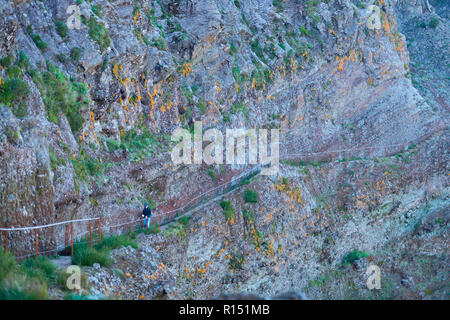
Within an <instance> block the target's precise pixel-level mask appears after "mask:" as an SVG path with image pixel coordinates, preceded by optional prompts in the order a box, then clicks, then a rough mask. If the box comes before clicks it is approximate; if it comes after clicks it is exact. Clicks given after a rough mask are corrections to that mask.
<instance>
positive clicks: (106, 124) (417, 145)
mask: <svg viewBox="0 0 450 320" xmlns="http://www.w3.org/2000/svg"><path fill="white" fill-rule="evenodd" d="M371 4H374V5H377V6H378V7H379V8H380V25H379V28H377V29H371V28H368V26H367V23H366V22H367V19H368V17H369V16H371V15H372V12H370V11H369V10H368V8H369V6H370V5H371ZM71 5H75V6H76V7H72V9H70V10H68V8H69V6H71ZM446 6H447V4H446V3H445V2H444V1H428V0H420V1H401V0H392V1H388V0H378V1H350V0H329V1H294V0H288V1H272V0H248V1H229V0H207V1H197V0H186V1H173V0H161V1H128V0H116V1H106V0H103V1H102V0H100V1H96V0H93V1H90V2H89V1H82V0H81V1H77V2H76V3H72V2H71V1H69V0H67V1H65V0H63V1H56V0H43V1H34V0H33V1H6V0H0V10H1V13H2V14H1V16H0V17H1V18H0V33H1V35H2V36H1V39H0V57H1V58H2V60H1V65H2V69H1V71H0V75H1V91H0V93H1V97H0V99H1V101H0V103H1V104H3V106H2V107H1V108H0V112H1V115H0V141H1V142H0V157H1V159H2V162H1V164H0V197H1V202H0V212H1V215H0V221H1V226H4V227H10V226H28V225H37V224H45V223H51V222H57V221H63V220H68V219H71V218H82V217H94V216H102V217H103V219H104V221H105V224H108V223H112V222H117V221H122V220H126V219H131V218H134V217H136V214H138V213H139V211H140V210H141V208H142V204H143V202H150V203H155V204H156V206H157V207H158V209H159V210H160V211H164V210H168V209H171V208H176V207H178V206H179V205H180V204H182V203H183V202H184V201H186V200H187V199H190V198H192V197H193V196H195V195H197V194H199V193H200V192H202V191H204V190H208V189H210V188H212V187H213V186H215V185H217V184H219V183H221V182H224V181H227V180H229V179H231V178H232V177H233V175H234V174H236V173H237V172H240V170H241V169H242V168H240V167H236V166H233V167H229V166H223V167H219V166H216V167H214V166H213V167H209V166H206V165H192V166H176V165H173V164H172V162H171V159H170V147H171V143H170V134H171V133H172V131H173V130H174V129H175V128H177V127H185V128H190V129H192V126H193V122H194V121H201V122H202V124H203V127H204V128H210V127H216V128H218V129H220V130H225V129H226V128H240V127H246V128H280V129H281V132H282V134H281V137H280V154H281V155H284V156H287V155H289V154H294V153H295V154H298V153H302V154H307V155H302V156H296V157H294V158H292V159H291V160H292V162H293V163H295V164H296V166H297V167H295V166H294V167H292V165H291V166H289V165H288V164H283V165H282V167H281V171H280V172H279V176H280V177H258V178H257V180H255V181H252V182H251V185H250V187H251V188H253V189H256V190H257V191H258V193H259V198H260V200H259V202H258V203H257V204H252V205H250V204H245V203H244V202H243V200H242V195H241V194H239V193H233V194H232V195H230V197H231V198H230V199H231V200H232V204H233V206H234V208H235V212H236V215H237V221H233V224H230V221H228V222H226V221H224V220H223V219H224V218H223V214H222V209H221V208H220V207H219V206H218V205H217V204H211V205H210V206H208V207H205V208H204V209H203V210H202V211H201V212H197V213H195V215H194V216H193V218H192V219H191V222H190V224H189V226H188V230H192V231H191V232H187V235H186V236H184V237H180V236H176V237H173V236H170V235H168V236H167V237H163V239H159V238H158V239H159V240H158V241H156V242H155V243H153V244H149V243H148V241H149V240H148V239H144V240H142V241H144V242H145V243H146V244H147V245H154V246H158V247H160V248H163V249H164V250H163V256H162V257H158V259H162V260H161V261H164V262H165V265H167V266H168V268H169V269H170V272H171V274H172V278H171V279H172V280H171V281H173V282H170V283H171V289H170V292H171V295H170V296H171V297H172V296H175V297H178V298H180V297H182V298H184V297H186V295H187V296H189V297H201V298H209V297H213V296H217V295H219V294H220V293H221V292H223V291H232V292H237V291H249V292H255V293H258V294H263V295H276V294H279V293H280V292H283V291H285V289H286V287H287V286H288V287H290V288H291V289H293V290H297V289H302V290H303V289H304V288H305V287H308V288H309V289H308V290H309V291H310V292H309V295H311V296H312V297H317V298H325V297H329V298H333V297H334V298H348V297H355V296H357V297H369V295H370V294H372V293H371V292H370V291H368V290H367V289H364V281H363V279H365V278H364V272H365V270H366V268H365V267H364V266H358V267H356V271H355V273H354V274H351V273H350V274H349V275H345V272H343V271H342V270H341V269H339V268H338V266H339V265H340V263H341V261H342V258H343V257H344V256H345V255H346V254H347V253H348V252H349V251H351V250H353V249H356V248H358V249H360V250H365V251H368V252H371V253H372V254H373V256H374V257H375V258H374V259H375V262H376V263H378V264H380V265H383V266H384V265H387V266H389V267H387V269H385V270H386V272H387V273H386V279H387V280H386V283H390V284H389V285H388V286H390V287H388V289H386V291H383V292H382V293H376V294H378V295H380V296H382V297H400V296H401V297H407V295H408V294H412V295H417V294H423V293H424V292H425V293H428V291H427V290H431V291H430V292H432V293H433V294H434V297H440V298H448V296H445V294H447V295H448V293H446V292H448V291H446V290H448V286H447V287H444V289H443V288H442V287H438V288H437V287H436V288H435V287H434V286H435V285H436V286H438V283H439V281H441V280H442V279H443V278H445V279H446V277H448V275H447V273H448V272H447V271H448V258H447V254H448V240H447V236H448V230H447V223H448V212H449V210H448V131H447V124H448V120H447V119H448V112H449V108H448V87H449V83H448V81H449V80H448V54H447V53H448V29H449V26H448V20H447V18H448V17H447V16H446V15H447V12H448V10H446V8H447V7H446ZM78 13H79V14H78ZM67 21H69V22H73V26H74V27H73V28H67V25H66V22H67ZM77 22H79V27H77ZM368 147H370V148H368ZM339 150H352V151H347V152H337V151H339ZM317 152H323V154H324V157H322V158H320V157H319V158H318V157H317V156H314V157H311V156H309V154H311V153H317ZM350 160H351V161H350ZM319 162H320V163H319ZM291 164H292V163H291ZM283 178H284V179H283ZM274 185H276V186H278V187H276V186H275V187H274ZM293 190H297V191H298V192H299V193H298V194H296V195H300V194H301V201H298V197H297V196H293V192H294V191H293ZM297 191H295V192H297ZM289 192H290V193H289ZM293 197H294V200H296V201H294V200H292V199H293ZM293 202H296V203H295V204H294V203H293ZM250 211H251V212H253V214H254V219H251V220H252V223H253V224H254V228H253V229H252V227H249V225H248V223H249V220H248V219H247V220H246V219H244V217H243V216H242V215H243V212H250ZM239 217H240V218H239ZM247 218H248V217H247ZM436 221H439V223H437V222H436ZM211 225H214V226H211ZM299 228H300V229H299ZM219 231H220V232H219ZM53 232H54V231H53ZM252 232H253V233H255V234H257V235H258V237H259V238H261V239H260V241H261V242H260V243H259V242H258V241H259V240H255V235H252ZM259 232H260V233H259ZM48 233H49V234H43V235H41V236H42V237H43V238H44V239H45V241H44V242H42V243H40V246H42V249H46V248H48V247H51V245H54V244H55V242H56V241H58V237H61V236H62V235H59V234H57V233H51V234H50V231H48ZM244 234H247V236H246V237H244ZM9 237H10V238H9V240H10V243H11V245H12V246H13V248H14V249H13V250H14V251H15V252H16V253H17V254H22V253H28V251H27V248H29V247H30V243H31V242H32V239H30V240H27V239H28V237H27V234H24V233H16V234H15V233H13V234H10V235H9ZM29 242H30V243H29ZM262 243H264V245H265V247H261V244H262ZM399 243H401V245H398V244H399ZM258 248H259V250H257V249H258ZM256 250H257V251H256ZM239 252H240V255H243V256H245V259H244V261H245V263H240V261H241V259H240V258H239V257H240V255H238V253H239ZM219 253H220V254H219ZM263 253H264V254H263ZM413 253H414V254H413ZM145 254H149V255H151V253H145ZM222 254H223V256H227V255H228V258H229V259H228V260H227V259H225V260H224V259H223V257H222ZM421 257H423V258H421ZM232 258H233V259H234V260H233V259H232ZM152 259H153V260H154V259H156V258H154V257H153V258H152ZM152 259H151V260H152ZM420 259H424V260H426V261H427V262H424V264H426V266H425V267H423V270H425V269H426V271H423V272H422V273H420V274H418V275H416V274H414V272H416V270H418V268H419V267H417V266H418V265H419V264H420V263H422V262H418V261H419V260H420ZM427 259H431V260H427ZM153 260H152V261H153ZM229 261H234V262H233V263H231V265H234V266H238V267H237V268H236V269H237V271H236V270H234V269H233V268H231V269H232V271H229V269H230V264H229ZM358 261H359V260H358ZM361 261H362V262H360V263H361V264H364V263H366V262H364V259H363V260H361ZM420 261H421V260H420ZM430 261H431V262H430ZM210 262H211V263H210ZM152 263H153V264H155V262H152ZM205 263H206V264H207V267H206V268H205V267H204V264H205ZM241 264H243V266H241ZM428 264H430V265H433V267H429V268H428V267H427V266H428ZM211 265H213V268H212V269H211V267H210V266H211ZM436 265H438V266H441V267H442V268H440V267H436ZM154 267H155V268H157V265H155V266H154ZM241 267H242V268H241ZM123 268H126V266H123ZM130 268H131V267H130ZM149 268H150V269H152V268H151V267H149ZM420 268H422V266H421V267H420ZM427 268H428V269H427ZM197 269H199V270H203V269H208V272H206V271H205V272H203V273H202V272H197V273H196V274H195V276H194V280H193V279H192V277H193V275H191V274H190V272H192V271H193V270H197ZM210 269H211V270H210ZM387 270H389V271H387ZM421 270H422V269H421ZM444 271H445V272H444ZM93 272H94V271H93ZM442 272H444V274H441V273H442ZM204 273H206V274H207V275H209V277H208V276H204ZM428 273H429V274H428ZM217 275H219V277H220V278H221V281H219V282H218V281H217V279H216V278H217ZM195 277H197V278H195ZM342 277H344V278H342ZM397 277H400V278H401V279H400V278H399V279H397ZM442 277H443V278H442ZM342 279H344V280H342ZM439 279H441V280H439ZM144 280H145V279H144ZM175 280H177V281H175ZM149 281H152V279H149ZM155 281H156V280H155ZM346 281H347V282H346ZM402 281H403V282H402ZM405 281H406V282H405ZM446 281H448V280H446ZM400 282H401V283H402V284H405V283H407V284H408V286H406V285H405V286H402V287H399V288H397V287H396V286H397V284H398V283H400ZM343 283H347V284H346V285H344V284H343ZM446 283H448V282H446ZM419 284H420V285H422V286H421V287H420V288H419V289H417V286H419ZM423 287H424V288H423ZM149 288H153V284H152V283H150V284H149ZM405 288H407V289H405ZM397 289H398V290H397ZM142 290H144V289H142ZM149 290H150V289H149ZM152 290H153V291H152ZM168 290H169V289H168ZM364 290H365V291H364ZM150 291H151V292H153V293H152V294H150V296H151V295H159V294H161V292H160V291H157V290H156V291H157V293H154V292H155V290H154V288H153V289H151V290H150ZM186 292H188V293H189V294H186ZM136 294H138V293H136ZM147 296H148V295H147Z"/></svg>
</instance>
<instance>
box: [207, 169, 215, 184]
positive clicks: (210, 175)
mask: <svg viewBox="0 0 450 320" xmlns="http://www.w3.org/2000/svg"><path fill="white" fill-rule="evenodd" d="M206 172H207V173H208V175H209V177H210V178H211V180H212V181H216V178H217V174H216V170H214V168H209V169H208V170H206Z"/></svg>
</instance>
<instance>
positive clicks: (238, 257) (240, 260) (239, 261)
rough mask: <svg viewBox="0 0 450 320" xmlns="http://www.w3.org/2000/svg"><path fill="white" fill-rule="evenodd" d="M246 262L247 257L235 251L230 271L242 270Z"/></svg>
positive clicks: (232, 255) (230, 263)
mask: <svg viewBox="0 0 450 320" xmlns="http://www.w3.org/2000/svg"><path fill="white" fill-rule="evenodd" d="M244 262H245V257H244V256H243V255H242V254H240V253H237V252H234V251H233V252H232V253H231V259H230V262H229V266H230V269H233V270H238V269H242V266H243V265H244Z"/></svg>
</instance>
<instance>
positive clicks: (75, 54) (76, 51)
mask: <svg viewBox="0 0 450 320" xmlns="http://www.w3.org/2000/svg"><path fill="white" fill-rule="evenodd" d="M82 54H83V49H82V48H79V47H73V48H72V49H71V50H70V57H71V58H72V60H73V61H78V60H80V58H81V55H82Z"/></svg>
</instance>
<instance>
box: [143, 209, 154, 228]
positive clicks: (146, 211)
mask: <svg viewBox="0 0 450 320" xmlns="http://www.w3.org/2000/svg"><path fill="white" fill-rule="evenodd" d="M142 217H143V218H144V227H147V229H150V221H151V220H152V209H150V207H149V206H148V204H147V203H146V204H145V205H144V210H143V211H142Z"/></svg>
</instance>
